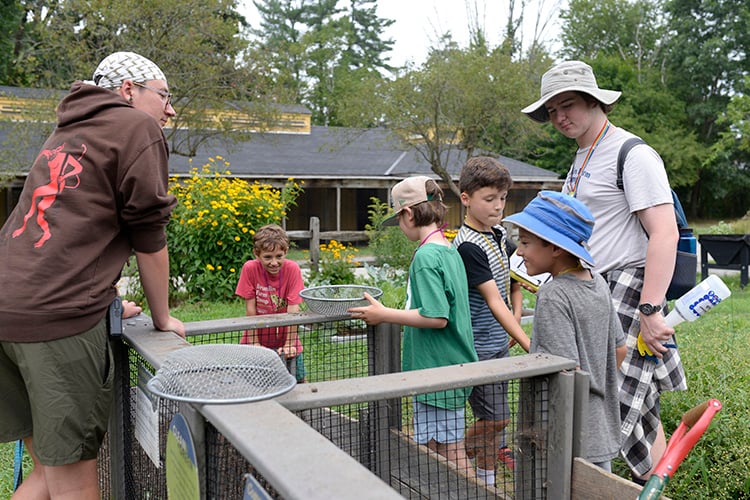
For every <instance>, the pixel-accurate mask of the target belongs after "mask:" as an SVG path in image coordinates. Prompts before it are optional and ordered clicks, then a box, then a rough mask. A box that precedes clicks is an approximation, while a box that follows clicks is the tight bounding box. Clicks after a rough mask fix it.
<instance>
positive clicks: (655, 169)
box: [563, 124, 672, 273]
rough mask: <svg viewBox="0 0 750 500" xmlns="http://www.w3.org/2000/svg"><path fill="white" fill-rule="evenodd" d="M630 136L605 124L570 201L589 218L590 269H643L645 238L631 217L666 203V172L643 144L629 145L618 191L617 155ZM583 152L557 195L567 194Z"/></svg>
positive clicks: (582, 151) (668, 194) (669, 194)
mask: <svg viewBox="0 0 750 500" xmlns="http://www.w3.org/2000/svg"><path fill="white" fill-rule="evenodd" d="M631 137H635V136H634V135H633V134H631V133H630V132H627V131H625V130H623V129H621V128H618V127H615V126H614V125H611V124H610V129H609V131H608V133H607V135H606V136H605V137H604V139H603V140H602V141H601V142H600V143H599V144H598V146H597V147H596V149H595V150H594V152H593V154H592V155H591V157H590V159H589V162H588V165H586V167H585V169H584V171H583V174H582V175H581V179H580V181H579V182H578V188H577V190H576V193H575V196H576V198H578V199H579V200H581V201H582V202H583V203H585V204H586V206H587V207H588V208H589V210H591V212H592V213H593V215H594V220H595V222H594V231H593V233H592V235H591V238H589V242H588V245H589V247H590V251H591V256H592V257H593V258H594V269H595V270H596V271H597V272H599V273H606V272H608V271H611V270H612V269H621V268H628V267H644V266H645V264H646V247H647V245H648V237H647V235H646V232H645V231H644V229H643V226H641V223H640V221H639V219H638V216H637V215H635V212H637V211H638V210H643V209H646V208H650V207H653V206H656V205H662V204H665V203H668V204H670V205H671V204H672V192H671V191H670V188H669V181H668V179H667V172H666V170H665V169H664V162H662V159H661V157H660V156H659V154H658V153H657V152H656V151H654V149H653V148H651V147H650V146H648V145H646V144H639V145H637V146H634V147H633V148H632V149H631V150H630V153H629V154H628V156H627V159H626V160H625V165H624V169H623V185H624V191H623V190H621V189H620V188H618V187H617V155H618V153H619V151H620V146H622V143H623V142H625V140H627V139H629V138H631ZM588 150H589V148H586V149H579V150H578V151H577V152H576V156H575V160H574V162H573V165H572V166H571V168H570V171H569V172H568V176H567V178H566V179H565V185H564V186H563V192H564V193H568V194H570V193H571V191H572V188H573V186H574V185H575V181H576V178H577V176H578V172H579V170H580V168H581V165H582V164H583V160H584V159H585V158H586V154H587V153H588Z"/></svg>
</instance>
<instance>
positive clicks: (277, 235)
mask: <svg viewBox="0 0 750 500" xmlns="http://www.w3.org/2000/svg"><path fill="white" fill-rule="evenodd" d="M276 248H280V249H282V250H283V251H285V252H286V251H288V250H289V236H288V235H287V234H286V231H284V228H282V227H281V226H279V225H278V224H268V225H266V226H263V227H261V228H260V229H258V231H256V233H255V235H254V236H253V253H255V254H256V255H257V254H259V253H260V252H271V251H273V250H274V249H276Z"/></svg>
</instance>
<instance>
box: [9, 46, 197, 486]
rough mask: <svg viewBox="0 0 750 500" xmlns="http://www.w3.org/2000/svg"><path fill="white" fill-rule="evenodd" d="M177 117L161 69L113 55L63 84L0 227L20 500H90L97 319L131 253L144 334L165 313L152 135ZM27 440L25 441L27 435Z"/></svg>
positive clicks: (172, 325) (165, 274) (165, 208)
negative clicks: (89, 75)
mask: <svg viewBox="0 0 750 500" xmlns="http://www.w3.org/2000/svg"><path fill="white" fill-rule="evenodd" d="M174 115H175V111H174V108H172V104H171V94H170V93H169V90H168V87H167V80H166V78H165V76H164V74H163V73H162V71H161V70H160V69H159V68H158V66H156V64H154V63H153V62H152V61H150V60H148V59H146V58H145V57H142V56H140V55H138V54H135V53H132V52H117V53H114V54H111V55H110V56H108V57H107V58H105V59H104V60H102V62H101V63H100V64H99V66H98V67H97V69H96V71H95V72H94V80H93V81H92V82H75V83H74V84H73V86H72V88H71V90H70V93H69V94H68V95H67V96H66V97H65V98H64V99H63V100H62V101H61V102H60V104H59V106H58V108H57V116H58V123H57V127H56V128H55V130H54V132H53V133H52V134H51V135H50V137H49V138H48V139H47V140H46V142H45V143H44V146H43V147H42V150H41V152H40V153H39V155H38V156H37V158H36V160H35V161H34V164H33V166H32V168H31V170H30V171H29V174H28V177H27V179H26V183H25V185H24V189H23V192H22V193H21V197H20V199H19V202H18V205H17V206H16V208H15V210H14V211H13V212H12V213H11V215H10V217H9V218H8V220H7V221H6V223H5V225H4V226H3V227H2V229H0V283H2V284H3V286H0V393H2V394H3V398H2V399H0V421H2V422H3V424H2V425H1V426H0V441H12V440H17V439H21V438H23V439H24V440H25V442H26V444H27V446H28V449H29V451H30V452H31V454H32V458H33V459H34V470H33V471H32V472H31V474H30V475H29V477H28V478H27V479H26V480H25V481H24V483H23V484H22V485H21V487H20V488H19V490H18V491H17V492H16V494H17V495H18V496H19V497H21V498H27V497H29V498H37V497H38V498H43V497H45V496H46V497H49V496H52V497H53V498H76V499H87V498H96V499H98V498H99V496H100V495H99V489H98V482H97V475H96V456H97V453H98V450H99V447H100V445H101V441H102V438H103V435H104V433H105V431H106V428H107V419H108V415H109V408H110V406H111V401H112V387H113V382H112V362H111V352H110V346H109V341H108V338H107V334H106V325H105V320H104V318H105V313H106V311H107V308H108V306H109V304H110V303H111V302H112V301H113V299H114V297H115V294H116V290H115V287H114V286H113V284H114V283H116V282H117V280H118V279H119V276H120V273H121V271H122V268H123V265H124V264H125V262H126V261H127V259H128V257H129V256H130V255H131V253H132V252H135V255H136V259H137V262H138V268H139V271H140V276H141V280H142V283H143V288H144V291H145V294H146V298H147V301H148V304H149V307H150V310H151V314H152V320H153V323H154V326H155V327H156V328H157V329H159V330H165V331H173V332H176V333H177V334H179V335H181V336H184V334H185V327H184V325H183V324H182V322H180V321H179V320H178V319H176V318H173V317H172V316H171V315H170V313H169V306H168V301H167V293H168V282H169V265H168V264H169V257H168V253H167V243H166V233H165V227H166V225H167V222H168V221H169V217H170V213H171V210H172V208H173V207H174V205H175V203H176V201H175V198H174V197H173V196H171V195H170V194H168V192H167V182H168V149H167V143H166V140H165V138H164V134H163V132H162V127H163V126H164V125H165V124H166V123H167V120H168V119H169V118H170V117H171V116H174ZM32 438H33V439H32Z"/></svg>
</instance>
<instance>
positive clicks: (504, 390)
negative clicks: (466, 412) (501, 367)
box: [469, 351, 510, 420]
mask: <svg viewBox="0 0 750 500" xmlns="http://www.w3.org/2000/svg"><path fill="white" fill-rule="evenodd" d="M506 355H507V351H505V354H503V353H497V354H494V355H479V361H486V360H488V359H499V358H503V357H505V356H506ZM469 404H470V405H471V410H472V412H473V413H474V417H475V418H480V419H482V420H507V419H509V418H510V409H509V408H508V382H497V383H494V384H487V385H477V386H474V388H473V389H472V390H471V394H470V395H469Z"/></svg>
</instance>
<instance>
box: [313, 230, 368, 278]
mask: <svg viewBox="0 0 750 500" xmlns="http://www.w3.org/2000/svg"><path fill="white" fill-rule="evenodd" d="M357 252H358V250H357V249H356V248H355V247H353V246H352V245H351V244H347V245H344V244H343V243H340V242H338V241H336V240H331V241H329V242H328V243H321V245H320V261H319V263H318V270H317V271H312V272H311V273H310V280H309V281H310V284H311V285H346V284H351V283H354V269H355V268H356V267H357V262H356V261H355V260H354V256H355V254H356V253H357Z"/></svg>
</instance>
